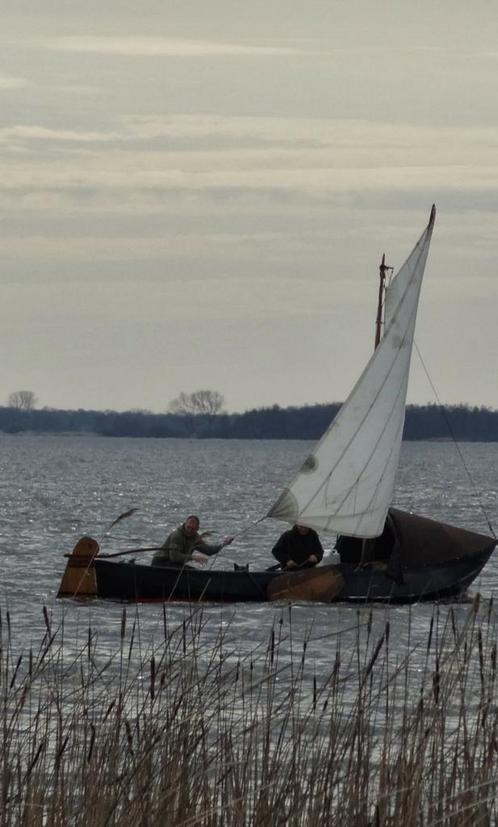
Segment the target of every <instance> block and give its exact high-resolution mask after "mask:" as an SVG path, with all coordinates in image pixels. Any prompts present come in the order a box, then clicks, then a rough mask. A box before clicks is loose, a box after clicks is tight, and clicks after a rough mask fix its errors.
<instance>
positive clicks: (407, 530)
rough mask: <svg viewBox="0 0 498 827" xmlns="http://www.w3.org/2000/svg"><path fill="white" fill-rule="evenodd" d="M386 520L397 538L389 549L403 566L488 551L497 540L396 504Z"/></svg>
mask: <svg viewBox="0 0 498 827" xmlns="http://www.w3.org/2000/svg"><path fill="white" fill-rule="evenodd" d="M389 523H390V527H391V529H392V530H393V532H394V534H395V538H396V540H395V544H394V548H393V549H392V551H393V552H394V553H395V554H396V553H397V554H399V561H400V563H401V566H402V567H403V568H413V567H417V566H430V565H434V564H438V563H445V562H447V561H449V560H458V559H461V558H466V557H472V556H473V555H475V554H480V553H482V552H485V551H491V550H492V549H493V548H494V547H495V546H496V544H497V541H496V540H495V539H494V538H493V537H488V536H487V535H486V534H478V533H477V532H475V531H468V530H467V529H465V528H457V527H456V526H453V525H448V524H447V523H440V522H439V521H437V520H431V519H429V518H428V517H419V516H418V515H417V514H410V513H409V512H407V511H400V510H399V509H397V508H390V509H389V514H388V517H387V521H386V524H389ZM379 539H380V538H379Z"/></svg>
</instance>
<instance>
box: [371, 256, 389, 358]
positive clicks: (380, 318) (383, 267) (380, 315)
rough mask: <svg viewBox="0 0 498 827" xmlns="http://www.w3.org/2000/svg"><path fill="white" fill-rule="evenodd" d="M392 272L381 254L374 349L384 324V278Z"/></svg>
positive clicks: (378, 341)
mask: <svg viewBox="0 0 498 827" xmlns="http://www.w3.org/2000/svg"><path fill="white" fill-rule="evenodd" d="M389 271H390V272H391V273H392V271H393V268H392V267H388V266H387V264H386V254H385V253H383V254H382V261H381V263H380V267H379V298H378V301H377V318H376V320H375V347H376V348H377V347H378V345H379V343H380V339H381V332H382V325H383V323H384V297H385V293H386V277H387V273H388V272H389Z"/></svg>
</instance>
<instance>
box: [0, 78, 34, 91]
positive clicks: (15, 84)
mask: <svg viewBox="0 0 498 827" xmlns="http://www.w3.org/2000/svg"><path fill="white" fill-rule="evenodd" d="M26 86H29V83H28V81H27V80H26V79H25V78H16V77H9V75H0V91H3V90H9V89H24V88H25V87H26Z"/></svg>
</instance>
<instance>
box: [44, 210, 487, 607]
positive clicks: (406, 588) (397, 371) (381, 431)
mask: <svg viewBox="0 0 498 827" xmlns="http://www.w3.org/2000/svg"><path fill="white" fill-rule="evenodd" d="M435 217H436V210H435V207H434V206H433V207H432V210H431V214H430V218H429V223H428V224H427V227H426V228H425V230H424V232H423V233H422V235H421V237H420V239H419V241H418V242H417V244H416V245H415V247H414V249H413V250H412V252H411V253H410V255H409V256H408V258H407V260H406V261H405V263H404V264H403V266H402V267H401V268H400V270H399V271H398V272H397V274H396V275H395V276H394V277H393V278H392V279H391V281H390V284H389V285H387V283H386V278H385V275H386V271H387V268H386V266H385V259H384V258H383V260H382V265H381V268H380V270H381V285H380V290H379V309H378V314H377V332H376V347H375V350H374V352H373V354H372V356H371V358H370V360H369V361H368V363H367V365H366V367H365V369H364V370H363V372H362V374H361V376H360V378H359V379H358V381H357V383H356V385H355V386H354V388H353V390H352V391H351V393H350V395H349V397H348V398H347V400H346V401H345V402H344V404H343V405H342V407H341V409H340V410H339V412H338V413H337V415H336V417H335V418H334V420H333V421H332V423H331V424H330V426H329V428H328V429H327V431H326V432H325V434H324V435H323V436H322V438H321V439H320V441H319V442H318V444H317V445H316V446H315V448H314V449H313V451H312V452H311V453H310V454H309V456H308V457H307V458H306V460H305V461H304V463H303V464H302V466H301V468H300V469H299V470H298V471H297V473H296V475H295V476H294V479H293V480H292V481H291V482H290V484H289V485H288V486H287V487H286V488H285V489H284V490H283V491H282V492H281V494H280V495H279V496H278V498H277V500H276V501H275V503H274V504H273V505H272V506H271V508H270V509H269V510H268V513H267V515H266V516H267V517H268V518H273V519H275V520H280V521H283V522H285V523H290V524H291V525H294V524H296V523H299V524H301V525H305V526H308V527H309V528H312V529H315V530H317V531H320V532H333V533H334V534H336V535H337V541H336V550H337V552H338V553H339V555H340V563H337V564H333V565H320V566H317V567H315V568H313V569H306V570H298V571H291V572H282V571H270V570H269V571H250V570H236V571H221V570H210V571H203V570H198V569H195V568H191V567H187V566H185V567H183V568H182V569H178V567H173V566H172V567H171V568H169V567H162V566H161V567H158V566H146V565H137V564H134V565H129V564H126V563H116V562H115V561H111V560H106V559H104V558H102V557H100V558H99V557H98V556H97V555H98V545H97V544H96V542H95V541H94V540H92V539H91V538H83V539H82V540H80V543H79V553H78V554H75V551H76V549H78V546H77V547H76V549H75V551H74V552H73V554H72V555H71V556H70V558H69V562H68V568H67V571H66V574H65V578H66V585H65V586H64V578H63V583H62V584H61V590H60V591H59V595H60V596H67V595H68V594H70V593H71V590H74V583H75V582H79V583H80V591H78V594H81V593H82V591H81V590H82V589H83V590H85V589H86V591H87V593H89V594H92V593H95V594H97V595H98V596H100V597H104V598H112V599H119V600H138V601H140V600H171V599H176V600H207V601H209V600H222V601H266V600H278V599H290V600H299V599H304V600H320V601H325V602H334V601H358V602H366V601H390V602H413V601H416V600H424V599H425V600H435V599H440V598H448V597H453V596H456V595H459V594H461V593H462V592H464V591H465V590H466V589H467V588H468V586H469V585H470V584H471V583H472V581H473V580H474V579H475V578H476V577H477V575H478V574H479V572H480V571H481V570H482V568H483V566H484V565H485V563H486V562H487V560H488V559H489V557H490V555H491V553H492V552H493V549H494V548H495V546H496V544H497V541H496V538H495V537H491V536H487V535H484V534H479V533H476V532H474V531H469V530H466V529H462V528H457V527H455V526H451V525H448V524H445V523H441V522H439V521H436V520H432V519H429V518H427V517H421V516H418V515H415V514H411V513H409V512H405V511H401V510H399V509H397V508H393V507H392V501H393V497H394V487H395V478H396V472H397V468H398V463H399V455H400V449H401V440H402V435H403V425H404V419H405V406H406V394H407V387H408V377H409V371H410V360H411V353H412V347H413V340H414V333H415V321H416V316H417V308H418V303H419V296H420V289H421V285H422V279H423V275H424V271H425V266H426V261H427V256H428V253H429V246H430V242H431V237H432V232H433V228H434V222H435ZM382 311H383V313H382ZM382 316H383V318H382ZM71 559H74V562H75V565H74V577H73V578H72V579H71V577H70V570H71ZM85 561H86V562H85ZM85 566H86V568H85ZM82 568H83V570H84V573H85V576H84V577H83V576H81V575H82ZM78 576H79V579H78ZM83 581H85V583H84V582H83Z"/></svg>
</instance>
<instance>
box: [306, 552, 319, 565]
mask: <svg viewBox="0 0 498 827" xmlns="http://www.w3.org/2000/svg"><path fill="white" fill-rule="evenodd" d="M307 562H308V563H318V557H315V555H314V554H310V556H309V557H308V561H307Z"/></svg>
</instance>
